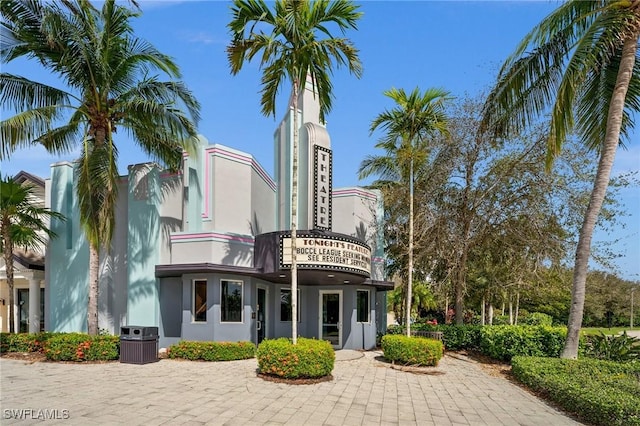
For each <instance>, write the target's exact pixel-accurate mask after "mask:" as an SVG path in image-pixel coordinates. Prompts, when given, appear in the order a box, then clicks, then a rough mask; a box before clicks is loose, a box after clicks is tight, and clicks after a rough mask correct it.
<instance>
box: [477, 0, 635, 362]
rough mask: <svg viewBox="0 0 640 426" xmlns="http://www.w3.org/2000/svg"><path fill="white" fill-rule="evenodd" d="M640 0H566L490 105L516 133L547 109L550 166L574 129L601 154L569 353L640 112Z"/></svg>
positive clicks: (576, 283) (492, 121)
mask: <svg viewBox="0 0 640 426" xmlns="http://www.w3.org/2000/svg"><path fill="white" fill-rule="evenodd" d="M639 39H640V0H630V1H609V0H594V1H576V0H571V1H568V2H566V3H564V4H562V5H561V6H560V7H559V8H558V9H556V10H555V11H554V12H552V13H551V14H550V15H549V16H547V17H546V18H545V19H544V20H543V21H542V22H541V23H540V24H538V25H537V26H536V27H535V28H534V29H533V30H532V31H531V32H530V33H529V34H527V35H526V36H525V38H524V39H523V40H522V41H521V42H520V44H519V45H518V47H517V48H516V50H515V52H514V53H513V54H512V55H511V56H510V57H509V58H507V60H506V61H505V63H504V65H503V66H502V69H501V70H500V73H499V75H498V82H497V84H496V86H495V88H494V89H493V90H492V92H491V93H490V95H489V97H488V98H487V101H486V104H485V113H484V119H483V129H484V130H488V131H491V132H492V133H493V135H495V136H498V137H510V136H512V135H514V134H516V133H517V132H519V131H521V130H522V129H523V128H525V127H526V126H528V125H530V124H532V123H533V122H534V121H535V120H536V118H537V117H539V116H540V115H542V114H546V113H548V112H549V108H551V109H550V115H551V124H550V127H549V135H548V140H547V167H548V168H549V169H550V168H551V166H552V163H553V160H554V158H555V157H556V156H558V155H559V153H560V152H561V150H562V147H563V143H564V142H565V140H566V138H567V135H568V134H570V133H572V132H573V133H575V134H576V135H577V136H578V137H579V138H580V139H581V140H582V142H583V143H584V144H585V146H587V147H588V148H590V149H591V150H593V151H595V152H596V153H597V154H598V156H599V160H598V168H597V172H596V177H595V181H594V186H593V190H592V192H591V197H590V200H589V204H588V206H587V210H586V213H585V216H584V220H583V224H582V227H581V229H580V234H579V238H578V245H577V248H576V254H575V265H574V270H573V286H572V290H571V309H570V314H569V322H568V333H567V334H568V335H567V341H566V344H565V347H564V350H563V352H562V355H561V356H562V357H563V358H577V355H578V340H579V333H580V327H581V326H582V316H583V309H584V299H585V282H586V277H587V269H588V263H589V256H590V247H591V238H592V236H593V229H594V227H595V223H596V220H597V218H598V215H599V213H600V210H601V207H602V203H603V200H604V197H605V195H606V192H607V186H608V183H609V177H610V175H611V168H612V166H613V161H614V158H615V153H616V150H617V148H618V145H619V144H621V143H622V141H621V137H622V138H625V139H627V138H628V136H629V131H630V130H631V128H632V127H633V120H632V119H631V113H632V112H633V111H635V112H637V111H638V110H640V68H639V65H638V63H637V61H636V56H637V48H638V40H639Z"/></svg>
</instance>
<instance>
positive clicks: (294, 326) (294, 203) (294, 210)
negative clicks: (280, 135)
mask: <svg viewBox="0 0 640 426" xmlns="http://www.w3.org/2000/svg"><path fill="white" fill-rule="evenodd" d="M299 87H300V86H299V82H298V81H297V80H294V82H293V165H292V168H291V169H292V173H293V176H292V178H291V342H292V343H293V344H294V345H295V344H297V343H298V262H297V261H298V259H297V253H296V247H297V244H296V232H297V228H298V137H299V131H298V89H299Z"/></svg>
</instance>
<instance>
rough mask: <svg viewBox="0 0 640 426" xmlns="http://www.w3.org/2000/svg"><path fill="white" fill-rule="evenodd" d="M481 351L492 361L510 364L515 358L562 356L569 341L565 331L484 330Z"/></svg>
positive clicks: (533, 328)
mask: <svg viewBox="0 0 640 426" xmlns="http://www.w3.org/2000/svg"><path fill="white" fill-rule="evenodd" d="M480 334H481V336H480V350H481V351H482V353H483V354H485V355H488V356H490V357H491V358H495V359H499V360H502V361H509V360H510V359H511V358H513V357H514V356H518V355H521V356H546V357H557V356H560V353H561V352H562V349H563V347H564V342H565V340H566V338H567V329H566V328H564V327H549V326H520V325H498V326H489V327H483V328H482V330H481V332H480Z"/></svg>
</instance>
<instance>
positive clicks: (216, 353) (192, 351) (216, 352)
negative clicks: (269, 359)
mask: <svg viewBox="0 0 640 426" xmlns="http://www.w3.org/2000/svg"><path fill="white" fill-rule="evenodd" d="M255 353H256V346H255V345H254V344H253V343H251V342H193V341H186V340H183V341H182V342H180V343H178V344H177V345H173V346H170V347H169V348H168V349H167V356H168V357H169V358H182V359H189V360H192V361H195V360H201V361H234V360H238V359H249V358H253V357H255Z"/></svg>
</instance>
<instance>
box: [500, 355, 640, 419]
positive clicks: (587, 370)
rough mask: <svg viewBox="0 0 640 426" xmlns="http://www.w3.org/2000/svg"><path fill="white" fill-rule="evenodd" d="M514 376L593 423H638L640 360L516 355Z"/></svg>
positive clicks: (639, 408)
mask: <svg viewBox="0 0 640 426" xmlns="http://www.w3.org/2000/svg"><path fill="white" fill-rule="evenodd" d="M511 365H512V371H513V374H514V375H515V377H516V378H517V379H518V380H520V381H521V382H522V383H524V384H525V385H527V386H528V387H530V388H531V389H533V390H534V391H537V392H542V393H543V394H545V395H546V396H547V397H549V398H550V399H551V400H553V401H554V402H556V403H558V404H560V405H561V406H562V407H564V408H565V409H567V410H568V411H571V412H574V413H576V414H577V415H578V416H579V417H580V418H581V419H582V420H584V421H586V422H589V423H591V424H594V425H607V426H609V425H625V426H626V425H629V426H632V425H636V426H638V425H640V363H637V362H629V363H619V362H611V361H603V360H596V359H589V358H584V359H577V360H570V359H559V358H540V357H520V356H516V357H514V358H513V359H512V361H511Z"/></svg>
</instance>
